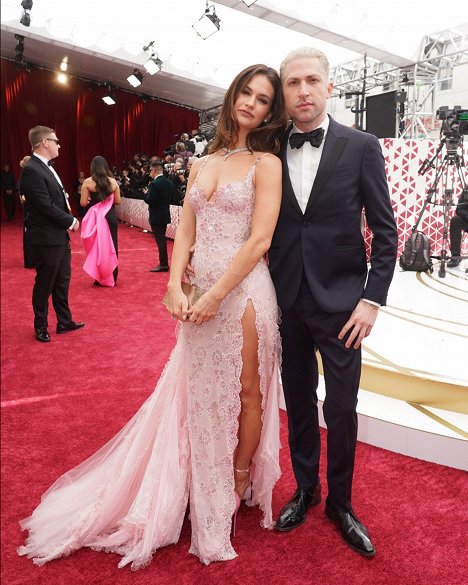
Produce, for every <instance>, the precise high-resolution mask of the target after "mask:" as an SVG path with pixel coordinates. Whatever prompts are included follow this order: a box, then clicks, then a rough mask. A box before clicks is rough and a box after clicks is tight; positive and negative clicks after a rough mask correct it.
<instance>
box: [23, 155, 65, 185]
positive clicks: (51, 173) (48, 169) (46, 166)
mask: <svg viewBox="0 0 468 585" xmlns="http://www.w3.org/2000/svg"><path fill="white" fill-rule="evenodd" d="M31 158H34V160H35V161H36V162H37V163H38V164H39V165H40V166H41V168H43V169H46V171H47V173H48V174H49V175H50V176H51V177H53V179H54V181H55V183H56V184H57V185H58V187H59V189H60V191H62V192H64V189H63V186H62V185H61V184H60V183H59V182H58V180H57V177H56V176H55V175H54V173H53V172H52V171H51V169H50V167H49V165H46V164H45V162H43V161H42V160H41V159H40V158H38V157H37V156H34V154H33V155H32V156H31Z"/></svg>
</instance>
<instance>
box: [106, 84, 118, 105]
mask: <svg viewBox="0 0 468 585" xmlns="http://www.w3.org/2000/svg"><path fill="white" fill-rule="evenodd" d="M106 88H107V94H106V95H105V96H103V98H102V101H103V102H104V103H105V104H107V105H108V106H113V105H114V104H115V102H116V101H117V99H116V97H115V95H114V94H113V93H112V92H111V90H112V86H111V84H110V83H108V84H106Z"/></svg>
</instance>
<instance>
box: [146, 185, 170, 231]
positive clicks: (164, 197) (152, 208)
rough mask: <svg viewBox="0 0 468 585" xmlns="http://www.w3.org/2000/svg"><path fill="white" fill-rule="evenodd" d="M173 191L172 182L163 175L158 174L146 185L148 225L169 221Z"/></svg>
mask: <svg viewBox="0 0 468 585" xmlns="http://www.w3.org/2000/svg"><path fill="white" fill-rule="evenodd" d="M173 192H174V186H173V184H172V182H171V181H169V179H166V177H164V176H163V175H158V176H157V177H156V178H155V179H154V181H152V182H151V183H150V184H149V185H148V191H147V193H145V202H146V203H147V204H148V208H149V223H150V225H158V224H159V225H161V224H162V225H164V224H168V223H171V211H170V204H171V200H172V194H173Z"/></svg>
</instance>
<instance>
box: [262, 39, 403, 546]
mask: <svg viewBox="0 0 468 585" xmlns="http://www.w3.org/2000/svg"><path fill="white" fill-rule="evenodd" d="M280 75H281V80H282V86H283V93H284V97H285V101H286V107H287V110H288V112H289V115H290V118H291V120H292V125H291V127H290V128H289V129H288V131H287V133H286V136H285V140H284V141H283V144H282V149H281V153H280V157H281V160H282V163H283V195H282V207H281V212H280V214H279V219H278V224H277V226H276V230H275V233H274V236H273V240H272V244H271V248H270V251H269V267H270V273H271V276H272V279H273V282H274V285H275V288H276V293H277V297H278V305H279V307H280V310H281V326H280V332H281V339H282V348H283V366H282V380H283V387H284V395H285V399H286V407H287V413H288V427H289V447H290V453H291V460H292V466H293V470H294V475H295V477H296V481H297V490H296V492H295V493H294V495H293V497H292V499H291V500H290V501H289V502H288V503H287V504H286V505H285V506H284V507H283V508H282V510H281V512H280V514H279V518H278V519H277V522H276V528H277V530H279V531H289V530H293V529H294V528H296V527H297V526H300V525H301V524H302V523H303V522H304V521H305V519H306V513H307V509H308V508H309V507H310V506H315V505H317V504H318V503H319V502H320V500H321V486H320V479H319V456H320V431H319V422H318V412H317V385H318V372H319V370H318V365H317V358H316V350H318V351H319V352H320V355H321V358H322V363H323V372H324V377H325V386H326V398H325V401H324V405H323V414H324V418H325V422H326V424H327V429H328V435H327V457H328V466H327V480H328V496H327V500H326V506H325V512H326V515H327V517H328V518H329V519H330V520H332V521H333V522H334V523H335V524H336V525H337V526H338V528H339V530H340V531H341V535H342V537H343V538H344V540H345V541H346V543H347V544H348V545H350V546H351V547H352V548H353V549H354V550H355V551H357V552H359V553H361V554H362V555H365V556H369V557H371V556H374V554H375V548H374V545H373V543H372V541H371V538H370V536H369V532H368V530H367V528H366V527H365V526H364V525H363V524H362V523H361V522H360V521H359V520H358V518H357V516H356V514H355V513H354V511H353V508H352V506H351V487H352V479H353V468H354V458H355V448H356V438H357V415H356V404H357V393H358V388H359V378H360V371H361V342H362V340H363V339H364V338H365V337H367V336H368V335H369V334H370V332H371V330H372V327H373V325H374V322H375V320H376V317H377V314H378V311H379V306H381V305H384V304H385V301H386V297H387V292H388V289H389V286H390V283H391V280H392V277H393V273H394V267H395V259H396V253H397V230H396V225H395V220H394V217H393V211H392V206H391V203H390V197H389V192H388V186H387V180H386V176H385V168H384V159H383V156H382V152H381V148H380V145H379V142H378V140H377V139H376V138H375V137H374V136H372V135H370V134H365V133H363V132H359V131H358V130H354V129H351V128H348V127H346V126H343V125H341V124H338V123H337V122H335V120H333V118H331V117H330V116H327V114H326V101H327V98H329V97H330V95H331V91H332V88H333V84H332V83H331V82H330V81H329V76H328V75H329V65H328V60H327V58H326V56H325V55H324V54H323V53H322V52H321V51H318V50H316V49H313V48H310V47H304V48H302V49H297V50H295V51H292V52H291V53H290V54H288V55H287V57H286V58H285V59H284V61H283V63H282V65H281V70H280ZM363 208H365V212H366V218H367V222H368V224H369V226H370V228H371V229H372V232H373V235H374V238H373V241H372V252H371V258H370V264H371V267H370V270H369V271H368V269H367V264H366V251H365V246H364V241H363V237H362V234H361V227H360V226H361V213H362V209H363ZM314 535H315V533H314Z"/></svg>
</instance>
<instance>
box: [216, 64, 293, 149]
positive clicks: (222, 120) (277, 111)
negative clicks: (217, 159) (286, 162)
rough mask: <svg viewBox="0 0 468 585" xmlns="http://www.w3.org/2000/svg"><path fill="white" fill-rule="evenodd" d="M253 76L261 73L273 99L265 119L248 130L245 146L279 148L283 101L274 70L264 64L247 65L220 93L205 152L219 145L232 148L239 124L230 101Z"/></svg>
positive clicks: (234, 99)
mask: <svg viewBox="0 0 468 585" xmlns="http://www.w3.org/2000/svg"><path fill="white" fill-rule="evenodd" d="M255 75H264V76H265V77H266V78H267V79H268V81H269V82H270V83H271V85H272V86H273V91H274V95H273V101H272V104H271V110H270V113H269V114H268V122H263V123H262V124H261V125H260V126H259V127H258V128H255V129H254V130H251V131H250V132H249V134H248V136H247V146H248V148H249V149H250V150H251V151H254V150H257V151H259V152H273V153H276V152H278V151H279V149H280V142H281V137H282V135H283V133H284V130H285V128H286V124H287V114H286V106H285V104H284V98H283V92H282V91H281V81H280V78H279V75H278V73H277V72H276V71H275V70H274V69H272V68H271V67H267V66H266V65H262V64H259V65H251V66H250V67H247V68H246V69H244V70H243V71H241V72H240V73H239V74H238V75H237V76H236V77H235V79H234V80H233V82H232V83H231V85H230V86H229V89H228V90H227V92H226V95H225V96H224V100H223V105H222V106H221V111H220V114H219V119H218V125H217V128H216V135H215V137H214V139H213V142H212V144H211V145H210V148H209V152H210V153H212V152H216V151H217V150H219V149H220V148H232V147H233V146H234V145H235V144H236V142H237V139H238V131H239V125H238V122H237V118H236V115H235V112H234V104H235V102H236V99H237V97H238V96H239V93H240V92H241V91H242V89H243V88H244V87H245V86H246V85H247V84H248V83H249V81H250V80H251V79H252V77H254V76H255Z"/></svg>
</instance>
